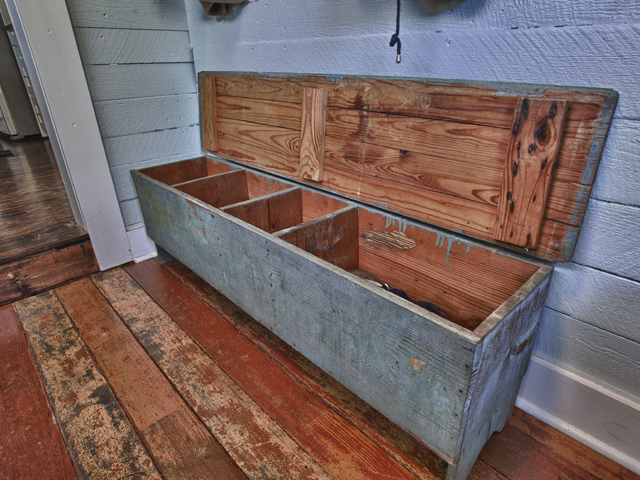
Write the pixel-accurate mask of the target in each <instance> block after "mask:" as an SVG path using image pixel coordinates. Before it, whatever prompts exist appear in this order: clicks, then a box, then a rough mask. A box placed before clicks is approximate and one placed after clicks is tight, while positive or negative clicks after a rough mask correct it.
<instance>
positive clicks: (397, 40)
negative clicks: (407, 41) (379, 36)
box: [389, 0, 402, 63]
mask: <svg viewBox="0 0 640 480" xmlns="http://www.w3.org/2000/svg"><path fill="white" fill-rule="evenodd" d="M397 2H398V3H397V5H398V8H397V10H396V33H394V34H393V35H391V41H390V42H389V46H390V47H393V46H394V45H398V47H397V49H396V52H397V53H396V63H400V61H401V60H402V59H401V58H400V50H401V48H402V46H401V43H400V0H397Z"/></svg>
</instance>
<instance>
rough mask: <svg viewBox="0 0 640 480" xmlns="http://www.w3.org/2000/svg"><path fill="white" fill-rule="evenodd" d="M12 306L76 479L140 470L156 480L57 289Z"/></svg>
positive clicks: (142, 448)
mask: <svg viewBox="0 0 640 480" xmlns="http://www.w3.org/2000/svg"><path fill="white" fill-rule="evenodd" d="M14 305H15V308H16V310H17V312H18V314H19V315H20V321H21V322H22V325H23V327H24V330H25V332H26V334H27V338H28V339H29V343H30V345H31V348H32V349H33V352H34V359H35V361H36V363H37V365H38V366H39V370H40V374H41V377H42V381H43V384H44V388H45V390H46V391H47V395H48V397H49V400H50V402H51V404H52V406H53V410H54V412H55V415H56V421H57V423H58V424H59V425H60V426H61V428H62V430H63V432H64V435H65V437H66V444H67V446H68V448H69V453H70V456H71V458H72V461H73V463H74V465H75V467H76V469H77V473H78V476H79V478H82V479H90V478H95V477H97V476H99V477H101V478H113V477H115V478H117V477H118V476H124V475H130V474H131V473H138V472H141V473H140V477H139V478H145V479H154V480H160V478H161V477H160V474H159V472H158V471H157V470H156V468H155V465H154V464H153V461H152V460H151V457H149V455H148V454H147V451H146V450H145V448H144V446H143V444H142V442H141V441H140V439H139V438H138V436H137V434H136V432H135V431H134V429H133V427H132V425H131V424H130V423H129V420H128V419H127V416H126V415H125V413H124V411H123V410H122V408H121V407H120V405H119V403H118V402H117V400H116V398H115V397H114V395H113V392H112V390H111V388H110V387H109V384H108V383H107V381H106V380H105V378H104V377H103V376H102V374H101V373H100V371H99V370H98V367H97V366H96V364H95V363H94V361H93V360H92V358H91V355H90V353H89V351H88V350H87V348H86V345H85V343H84V342H83V340H82V338H80V336H79V335H78V332H77V331H76V329H75V328H74V326H73V323H72V322H71V319H70V318H69V317H68V316H67V314H66V312H65V310H64V308H63V307H62V305H61V303H60V301H59V300H58V298H57V296H56V295H55V293H54V292H52V291H50V292H45V293H41V294H40V295H38V296H35V297H31V298H29V299H26V300H21V301H20V302H17V303H15V304H14ZM87 427H89V428H87Z"/></svg>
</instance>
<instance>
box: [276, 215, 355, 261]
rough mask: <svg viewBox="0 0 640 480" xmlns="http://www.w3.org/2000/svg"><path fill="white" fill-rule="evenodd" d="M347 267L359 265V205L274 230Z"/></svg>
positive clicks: (304, 247)
mask: <svg viewBox="0 0 640 480" xmlns="http://www.w3.org/2000/svg"><path fill="white" fill-rule="evenodd" d="M274 235H275V236H276V237H280V238H281V239H282V240H284V241H285V242H289V243H290V244H292V245H295V246H296V247H298V248H301V249H302V250H304V251H306V252H309V253H312V254H313V255H315V256H316V257H318V258H321V259H323V260H326V261H327V262H329V263H332V264H333V265H335V266H337V267H340V268H342V269H344V270H352V269H357V268H358V208H357V207H347V208H344V209H342V210H338V211H337V212H332V213H328V214H326V215H323V216H321V217H319V218H316V219H314V220H309V221H308V222H305V223H301V224H300V225H295V226H293V227H290V228H287V229H285V230H281V231H279V232H276V233H274Z"/></svg>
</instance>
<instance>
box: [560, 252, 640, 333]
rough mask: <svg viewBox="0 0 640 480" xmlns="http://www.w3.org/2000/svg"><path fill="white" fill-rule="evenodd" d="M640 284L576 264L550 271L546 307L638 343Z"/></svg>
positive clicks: (639, 329) (639, 330) (639, 331)
mask: <svg viewBox="0 0 640 480" xmlns="http://www.w3.org/2000/svg"><path fill="white" fill-rule="evenodd" d="M638 298H640V283H639V282H636V281H634V280H629V279H626V278H621V277H618V276H616V275H614V274H611V273H607V272H603V271H601V270H596V269H593V268H590V267H585V266H583V265H578V264H575V263H568V264H565V265H558V266H556V267H555V269H554V271H553V281H552V282H551V289H550V290H549V298H548V299H547V306H548V307H549V308H551V309H553V310H556V311H558V312H561V313H564V314H565V315H568V316H570V317H573V318H575V319H577V320H580V321H582V322H585V323H588V324H590V325H593V326H594V327H599V328H601V329H603V330H606V331H608V332H611V333H613V334H615V335H620V336H622V337H625V338H628V339H629V340H631V341H634V342H637V343H640V324H638V318H640V302H638Z"/></svg>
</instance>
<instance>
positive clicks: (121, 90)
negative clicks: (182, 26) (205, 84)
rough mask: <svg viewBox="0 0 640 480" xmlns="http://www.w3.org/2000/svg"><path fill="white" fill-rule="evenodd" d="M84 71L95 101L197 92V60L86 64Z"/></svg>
mask: <svg viewBox="0 0 640 480" xmlns="http://www.w3.org/2000/svg"><path fill="white" fill-rule="evenodd" d="M84 71H85V74H86V75H87V83H88V84H89V90H90V91H91V99H92V100H93V101H94V102H99V101H102V100H121V99H125V98H138V97H159V96H163V95H180V94H185V93H196V91H197V86H196V85H197V82H196V74H195V71H194V70H193V63H156V64H135V65H120V64H118V65H85V67H84ZM150 79H153V81H150Z"/></svg>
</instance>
